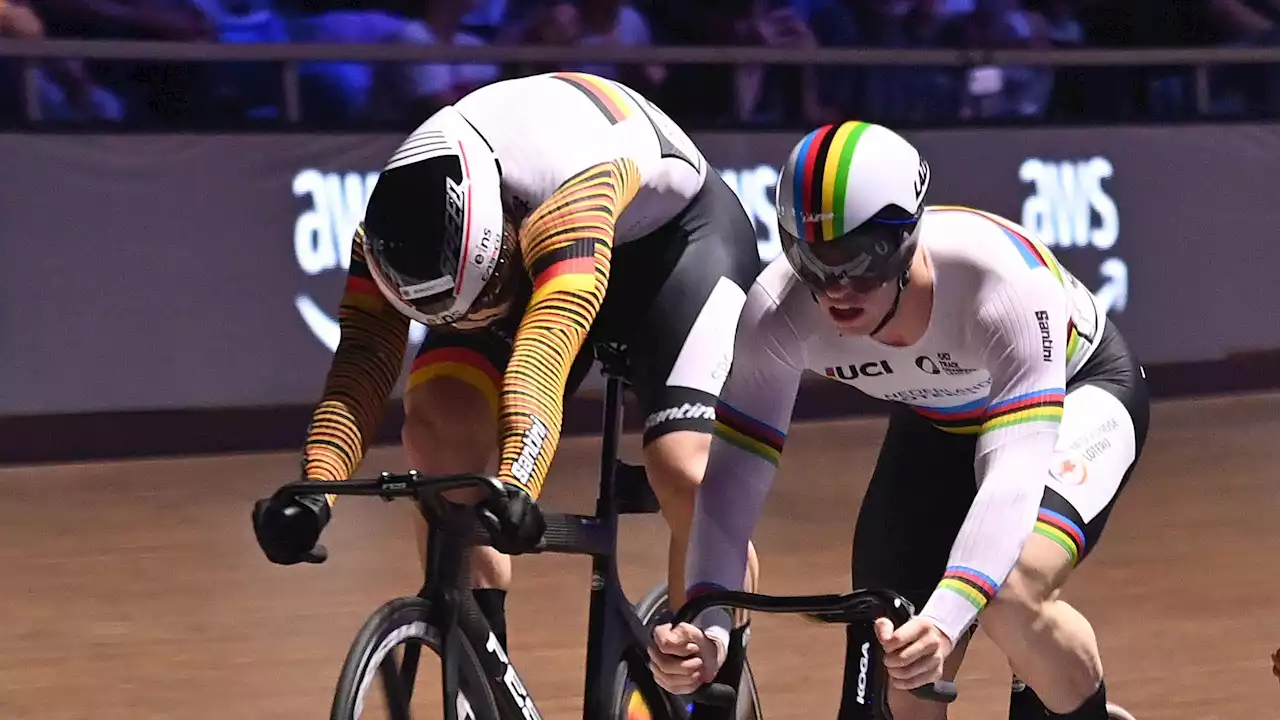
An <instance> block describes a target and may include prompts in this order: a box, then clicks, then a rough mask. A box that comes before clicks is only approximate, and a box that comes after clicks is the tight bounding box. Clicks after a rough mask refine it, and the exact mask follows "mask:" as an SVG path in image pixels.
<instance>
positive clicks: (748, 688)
mask: <svg viewBox="0 0 1280 720" xmlns="http://www.w3.org/2000/svg"><path fill="white" fill-rule="evenodd" d="M636 615H637V616H638V617H639V618H640V622H642V623H644V625H645V627H647V628H650V629H652V628H653V627H654V626H656V625H659V624H661V623H662V622H663V621H664V619H665V618H666V617H668V616H669V613H668V611H667V586H666V585H659V586H658V587H656V588H654V589H653V590H650V591H649V594H648V595H646V596H645V597H644V598H643V599H642V600H641V601H640V602H639V604H637V605H636ZM613 693H614V713H613V720H649V719H650V718H651V717H652V715H651V714H650V712H649V708H648V706H647V705H646V704H645V700H644V698H643V697H641V695H640V693H639V691H638V690H637V688H636V685H635V683H633V682H631V677H630V674H629V673H628V672H627V664H626V663H618V670H617V675H616V678H615V680H614V690H613ZM734 717H735V718H736V719H737V720H763V717H764V716H763V715H762V714H761V711H760V696H759V695H757V694H756V683H755V679H754V678H753V677H752V675H751V661H750V653H748V658H747V661H746V662H745V663H744V664H743V667H742V681H741V682H740V683H738V702H737V706H736V707H735V712H734Z"/></svg>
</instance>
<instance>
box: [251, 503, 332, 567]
mask: <svg viewBox="0 0 1280 720" xmlns="http://www.w3.org/2000/svg"><path fill="white" fill-rule="evenodd" d="M328 522H329V502H328V501H327V500H326V499H325V497H324V496H323V495H299V496H297V497H294V498H291V499H287V500H277V499H275V498H263V499H261V500H259V501H257V502H256V503H254V504H253V532H254V534H255V535H257V536H258V546H259V547H261V548H262V552H263V554H265V555H266V556H267V559H268V560H270V561H271V562H273V563H276V564H277V565H294V564H296V563H300V562H310V563H318V562H324V560H325V558H326V557H327V553H326V551H325V549H324V547H323V546H321V545H317V544H316V541H318V540H319V539H320V532H321V531H322V530H324V526H325V525H326V524H328Z"/></svg>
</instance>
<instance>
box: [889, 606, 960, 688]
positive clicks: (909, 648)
mask: <svg viewBox="0 0 1280 720" xmlns="http://www.w3.org/2000/svg"><path fill="white" fill-rule="evenodd" d="M875 631H876V639H878V640H879V641H880V645H881V646H882V647H883V648H884V666H885V669H886V670H888V671H889V681H890V684H891V685H892V686H893V687H895V688H897V689H899V690H911V689H913V688H918V687H920V686H922V685H927V684H929V683H931V682H935V681H937V680H941V679H942V670H943V664H944V663H946V661H947V656H948V655H950V654H951V649H952V648H951V639H950V638H948V637H947V636H946V634H945V633H943V632H942V631H941V630H939V629H938V626H937V625H934V624H933V621H932V620H929V619H927V618H923V617H920V616H919V615H917V616H915V617H913V618H911V619H910V620H908V621H907V622H905V623H903V625H902V627H900V628H898V629H896V630H895V629H894V627H893V623H892V622H890V621H889V619H888V618H879V619H877V620H876V622H875Z"/></svg>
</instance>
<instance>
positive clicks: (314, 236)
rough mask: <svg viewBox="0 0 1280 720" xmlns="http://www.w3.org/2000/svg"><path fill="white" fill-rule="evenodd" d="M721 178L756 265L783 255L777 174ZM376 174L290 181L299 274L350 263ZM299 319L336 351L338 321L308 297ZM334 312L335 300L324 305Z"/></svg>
mask: <svg viewBox="0 0 1280 720" xmlns="http://www.w3.org/2000/svg"><path fill="white" fill-rule="evenodd" d="M719 172H720V176H721V177H723V178H724V179H725V182H727V183H728V185H729V187H731V188H733V190H734V192H736V193H737V194H738V199H739V200H740V201H741V202H742V206H743V208H745V209H746V211H747V214H748V215H749V216H750V217H751V220H752V222H753V223H755V226H756V233H757V240H756V244H757V247H758V248H759V251H760V260H761V262H765V263H767V262H769V261H770V260H773V259H774V258H775V257H777V256H778V254H779V253H781V252H782V245H781V244H780V242H779V239H778V229H777V224H776V222H775V213H774V206H773V190H774V187H775V186H776V185H777V183H778V171H777V170H776V169H774V168H773V167H770V166H768V165H759V166H757V167H754V168H742V169H725V170H720V171H719ZM377 182H378V173H377V172H321V171H319V170H316V169H314V168H306V169H303V170H300V171H298V173H297V174H296V175H294V176H293V196H294V197H295V198H299V199H303V200H305V201H306V206H305V207H304V208H303V210H302V211H301V212H300V213H299V214H298V217H297V219H296V220H295V221H294V224H293V250H294V255H295V256H296V257H297V260H298V269H299V270H301V271H302V272H303V273H305V274H306V275H307V276H308V277H315V276H318V275H321V274H323V273H327V272H331V271H338V270H339V269H341V272H343V273H345V272H346V271H347V268H348V265H349V264H350V262H351V238H352V235H354V233H355V230H356V225H357V224H358V223H359V222H360V220H361V218H363V217H364V209H365V206H366V205H367V204H368V203H369V196H370V195H372V194H373V187H374V185H375V184H377ZM293 304H294V307H295V308H297V311H298V315H299V316H300V317H301V318H302V321H303V322H304V323H306V325H307V328H308V329H309V330H311V333H312V334H313V335H315V336H316V339H318V340H319V341H320V342H321V343H323V344H324V346H325V347H327V348H329V351H330V352H332V351H334V350H336V349H337V347H338V338H339V330H338V321H337V320H336V319H334V317H333V316H332V315H330V314H329V311H326V310H325V309H324V308H323V307H322V306H321V303H319V302H317V301H316V300H315V298H313V297H312V296H311V295H310V294H309V293H307V292H299V293H297V294H296V295H295V296H294V298H293ZM324 304H325V305H326V306H333V307H335V309H336V305H337V299H336V298H334V299H332V300H326V301H325V303H324ZM426 332H427V329H426V328H425V327H424V326H422V325H420V324H418V323H417V322H414V323H413V324H412V325H410V331H409V333H410V334H409V344H410V346H411V347H412V346H416V345H418V344H419V343H421V342H422V340H423V338H425V337H426Z"/></svg>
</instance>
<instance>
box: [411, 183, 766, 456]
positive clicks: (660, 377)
mask: <svg viewBox="0 0 1280 720" xmlns="http://www.w3.org/2000/svg"><path fill="white" fill-rule="evenodd" d="M610 265H611V270H610V276H609V287H608V290H607V292H606V294H605V298H604V303H603V304H602V306H601V308H600V312H599V314H598V315H597V316H596V319H595V322H594V323H593V324H592V326H591V330H590V331H589V332H588V334H587V341H586V343H585V344H584V345H583V349H582V351H581V352H580V353H579V355H578V357H577V359H576V360H575V361H574V364H573V367H572V369H571V370H570V373H569V379H568V382H567V383H566V385H565V390H564V396H565V398H566V399H567V398H568V397H570V396H571V395H573V393H574V392H575V391H576V390H577V388H578V387H579V386H580V385H581V384H582V381H583V380H584V379H585V378H586V375H587V372H589V371H590V369H591V366H592V362H593V360H594V354H593V353H594V349H593V346H594V345H597V344H612V345H621V346H625V347H626V349H627V366H628V372H627V380H628V382H629V384H630V386H631V391H632V392H633V393H634V394H635V396H636V398H637V400H638V401H639V404H640V409H641V411H642V412H643V413H644V415H645V430H644V442H645V443H646V444H648V443H649V442H651V441H652V440H653V439H655V438H657V437H660V436H662V435H664V434H666V433H669V432H672V431H675V430H694V431H697V432H705V433H710V432H712V428H713V425H714V421H715V405H716V399H717V398H718V396H719V394H720V389H721V388H722V387H723V385H724V381H725V378H726V377H727V375H728V372H729V367H730V365H731V364H732V361H733V341H734V336H735V334H736V330H737V325H738V315H739V314H740V313H741V311H742V306H743V303H744V302H745V301H746V293H747V290H748V289H750V287H751V284H752V283H753V282H755V279H756V276H757V275H758V274H759V272H760V267H761V263H760V254H759V250H758V248H757V245H756V231H755V226H754V225H753V224H752V222H751V219H750V218H749V217H748V216H747V213H746V211H745V210H744V209H743V207H742V202H741V201H740V200H739V199H738V196H737V195H736V194H735V193H734V192H733V190H732V189H731V188H730V187H729V186H728V185H727V184H725V182H724V180H723V179H722V178H721V177H720V175H719V174H718V173H716V172H715V171H714V170H708V173H707V180H706V183H705V184H704V185H703V187H702V189H701V190H700V191H699V192H698V194H697V195H695V196H694V198H693V200H692V201H691V202H690V203H689V205H688V207H686V208H685V209H684V210H683V211H681V213H680V214H679V215H677V216H676V217H675V218H673V219H672V220H670V221H669V222H667V223H666V224H665V225H663V226H662V227H660V228H658V229H657V230H656V231H654V232H652V233H650V234H649V235H646V236H645V237H642V238H639V239H637V240H633V241H631V242H628V243H625V244H623V245H621V246H619V247H616V248H614V250H613V255H612V260H611V263H610ZM518 323H519V318H518V317H514V318H511V319H510V320H509V321H508V322H505V323H499V324H498V325H496V326H495V327H494V328H493V329H491V330H486V331H481V332H475V333H427V338H426V340H425V341H424V342H423V343H422V346H421V347H420V348H419V349H418V354H417V357H416V358H415V360H414V364H413V370H412V373H411V375H410V380H409V389H412V388H413V387H414V386H415V385H417V384H420V383H421V382H425V381H426V380H427V379H430V378H431V377H436V376H439V375H441V374H447V375H451V376H454V377H458V378H459V379H463V380H466V381H468V382H471V383H472V384H475V385H477V386H482V387H480V389H481V391H482V392H484V393H486V395H487V396H488V397H490V399H491V402H494V403H496V398H497V393H498V388H499V387H500V386H501V376H502V373H503V372H504V371H505V370H506V366H507V361H508V359H509V358H510V355H511V347H512V336H513V334H514V328H515V327H516V326H517V325H518Z"/></svg>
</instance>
